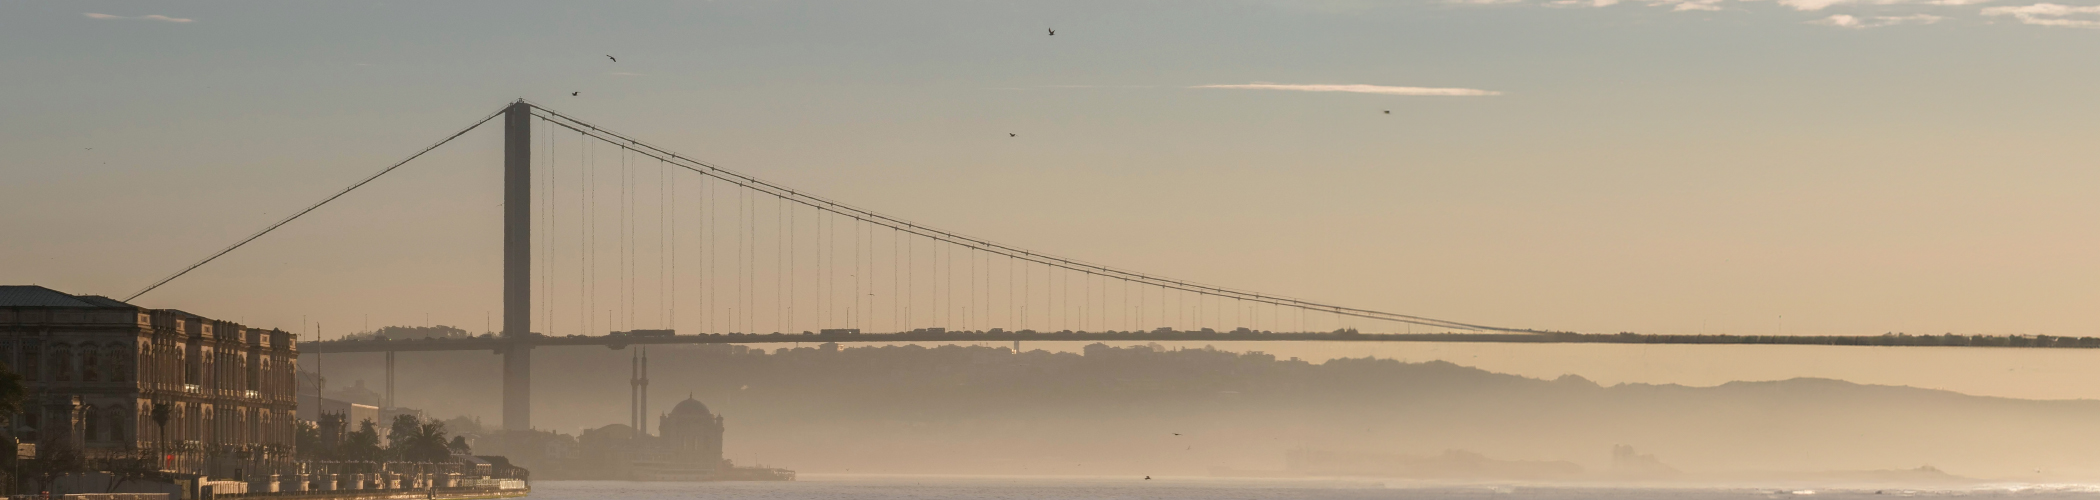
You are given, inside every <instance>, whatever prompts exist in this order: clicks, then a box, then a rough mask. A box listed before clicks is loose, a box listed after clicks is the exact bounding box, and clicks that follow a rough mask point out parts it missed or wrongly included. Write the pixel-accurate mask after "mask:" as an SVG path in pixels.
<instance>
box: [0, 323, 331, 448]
mask: <svg viewBox="0 0 2100 500" xmlns="http://www.w3.org/2000/svg"><path fill="white" fill-rule="evenodd" d="M297 342H298V338H297V336H296V335H294V334H291V333H287V332H285V331H282V330H275V329H267V330H266V329H260V328H249V327H247V326H245V325H241V324H239V323H234V322H231V321H223V320H215V319H211V318H206V317H203V316H199V315H196V314H191V313H188V312H184V311H179V310H174V309H148V308H144V307H139V306H135V305H132V304H129V303H125V302H122V301H118V300H114V299H110V298H107V297H101V296H94V295H71V294H66V293H63V292H59V291H56V290H52V289H49V288H44V287H41V286H0V361H4V362H6V363H7V365H8V366H9V367H11V368H13V369H14V370H15V371H16V372H18V373H21V374H22V377H23V382H24V383H25V385H27V386H28V389H29V400H28V401H27V402H26V403H25V404H24V408H23V412H22V413H21V414H19V415H12V416H10V417H11V418H10V429H11V430H12V431H14V435H15V436H16V437H17V438H19V439H21V440H23V441H25V442H39V443H45V445H46V446H51V445H62V446H71V447H74V448H76V449H80V450H83V451H85V452H88V453H90V454H92V453H94V452H97V451H103V450H146V449H152V450H166V451H167V452H168V453H170V454H175V455H180V456H183V457H195V456H201V455H204V454H208V453H209V454H217V453H229V452H243V453H244V454H245V455H247V456H250V457H259V456H263V455H273V456H286V457H288V456H289V454H290V451H291V447H292V444H293V439H294V438H293V435H294V434H293V433H294V429H295V427H294V425H295V419H296V413H297V406H298V402H297V400H296V396H295V395H294V392H295V390H296V387H297V382H296V380H295V378H294V373H295V372H296V370H297V363H298V361H297V360H298V356H299V352H298V346H297ZM156 406H162V407H164V408H166V410H165V411H166V413H165V415H166V421H165V423H163V422H161V421H159V420H157V419H155V418H154V413H155V412H154V408H155V407H156ZM174 462H175V463H171V464H169V465H170V466H171V468H173V469H184V468H194V467H201V466H202V464H201V461H197V460H176V461H174Z"/></svg>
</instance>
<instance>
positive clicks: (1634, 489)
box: [530, 474, 2100, 500]
mask: <svg viewBox="0 0 2100 500" xmlns="http://www.w3.org/2000/svg"><path fill="white" fill-rule="evenodd" d="M532 487H533V493H532V496H531V497H530V498H532V499H535V500H585V499H591V500H608V499H609V500H712V499H740V500H841V499H870V500H888V499H897V500H903V499H913V500H978V499H983V500H1144V499H1158V500H1180V499H1236V500H1270V499H1291V500H1356V499H1440V498H1464V499H1470V498H1493V499H1539V500H1592V499H1594V500H1603V499H1626V500H1648V499H1654V500H1664V499H1691V500H1699V499H1731V500H1732V499H1771V498H1789V499H1803V500H1805V499H1824V498H1890V497H1934V498H1941V497H1945V498H2020V499H2050V498H2080V499H2100V485H2093V484H1991V485H1965V486H1950V487H1912V488H1900V487H1889V486H1886V485H1882V486H1876V485H1850V486H1827V485H1826V486H1821V487H1817V486H1803V485H1775V486H1754V485H1744V486H1716V487H1709V488H1689V487H1681V486H1677V487H1666V486H1657V487H1642V486H1628V485H1614V486H1603V485H1572V486H1571V485H1545V484H1490V483H1477V484H1469V483H1433V482H1407V481H1380V480H1370V479H1242V478H1170V477H1159V478H1154V479H1151V480H1145V479H1143V478H1141V477H1130V478H1124V477H1040V476H1031V477H1000V476H992V477H987V476H920V475H912V476H902V475H844V474H804V475H802V477H801V478H800V480H798V481H794V482H719V483H669V482H626V481H536V482H534V483H533V484H532Z"/></svg>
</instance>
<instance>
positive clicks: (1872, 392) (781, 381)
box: [307, 345, 2100, 478]
mask: <svg viewBox="0 0 2100 500" xmlns="http://www.w3.org/2000/svg"><path fill="white" fill-rule="evenodd" d="M631 355H632V352H631V351H625V350H621V351H613V350H603V349H590V348H572V349H541V350H538V351H537V352H536V353H535V356H534V370H535V374H534V381H535V383H536V389H537V394H536V396H535V399H534V406H535V410H534V411H535V412H536V414H535V418H536V422H537V423H539V424H540V425H539V427H541V428H548V429H554V430H558V431H561V432H567V433H571V434H573V433H576V432H577V430H578V429H579V428H582V427H586V426H588V427H596V426H599V425H604V424H607V423H615V422H625V421H626V419H627V410H626V403H627V390H626V389H627V364H626V363H627V358H628V357H629V356H631ZM400 356H401V359H402V362H401V364H400V368H401V370H402V371H401V377H402V380H404V381H413V382H414V383H404V384H402V387H403V392H402V394H401V396H400V400H401V401H402V402H403V403H404V404H406V405H409V406H416V407H421V408H424V409H427V410H430V411H431V412H432V413H434V414H436V415H441V416H449V415H454V414H470V415H479V416H483V417H485V418H484V420H487V421H490V422H491V423H493V420H494V417H495V416H496V415H497V412H496V411H495V408H496V407H497V399H496V388H497V384H496V382H497V380H496V377H495V374H496V362H497V360H498V359H499V358H497V357H495V356H490V355H489V354H487V353H479V352H475V353H403V354H401V355H400ZM650 358H651V368H652V370H651V372H652V373H651V377H650V378H651V379H652V384H651V388H652V392H653V393H654V395H655V396H654V399H653V401H652V405H653V406H652V413H660V412H661V411H662V410H663V409H667V408H668V407H669V406H670V405H671V404H672V403H673V402H675V401H676V400H678V399H683V398H684V397H685V396H686V395H687V394H688V393H690V394H692V395H694V396H696V397H698V398H700V399H701V400H702V401H704V402H706V403H707V404H708V405H709V406H711V407H713V408H714V409H715V410H716V411H718V412H720V413H723V414H724V415H725V416H726V417H727V419H728V424H729V438H728V440H729V445H728V448H729V455H730V456H731V457H732V458H735V459H737V460H738V461H739V462H740V463H752V462H765V463H769V464H773V465H779V466H784V467H789V468H796V469H799V470H803V471H815V472H822V471H834V472H844V471H848V470H850V471H852V472H951V473H1040V474H1126V473H1139V474H1204V473H1206V471H1207V470H1209V468H1211V467H1228V468H1235V469H1249V470H1270V469H1279V468H1281V467H1282V466H1283V463H1282V462H1283V458H1284V457H1285V456H1286V454H1288V453H1289V452H1291V451H1293V450H1305V449H1316V450H1326V451H1338V452H1365V453H1403V454H1412V455H1424V456H1427V455H1437V454H1439V453H1443V452H1444V451H1445V450H1470V451H1474V452H1478V453H1481V454H1483V455H1486V456H1490V457H1495V458H1498V459H1506V460H1532V461H1570V462H1573V463H1576V464H1581V465H1582V466H1584V467H1587V468H1589V469H1592V470H1606V469H1608V468H1609V467H1610V465H1611V460H1612V448H1613V446H1615V445H1631V446H1634V447H1637V448H1638V449H1639V450H1641V451H1642V452H1643V453H1650V454H1654V455H1655V456H1656V457H1657V458H1658V459H1660V460H1661V461H1663V462H1665V463H1668V464H1669V465H1670V466H1672V467H1676V468H1678V469H1681V470H1683V471H1685V472H1686V473H1688V474H1700V473H1713V472H1722V471H1742V470H1758V471H1771V470H1794V471H1829V470H1907V469H1914V468H1917V467H1920V466H1926V465H1931V466H1935V467H1938V468H1939V469H1941V470H1945V471H1947V472H1948V473H1952V474H1957V475H1961V476H1969V477H2023V478H2024V477H2034V476H2037V475H2038V474H2037V473H2036V472H2035V471H2036V470H2038V469H2039V470H2041V471H2042V472H2041V474H2040V475H2050V476H2059V477H2100V453H2094V452H2092V451H2091V450H2092V449H2094V445H2095V444H2100V429H2095V426H2094V425H2091V424H2093V423H2095V422H2100V402H2094V401H2027V400H2012V399H2002V398H1986V397H1975V396H1966V395H1962V394H1956V393H1951V392H1945V391H1933V390H1923V389H1915V388H1907V387H1889V386H1865V385H1858V384H1852V383H1848V382H1843V381H1836V380H1822V379H1795V380H1785V381H1771V382H1735V383H1729V384H1723V385H1720V386H1716V387H1684V386H1676V385H1645V384H1629V385H1619V386H1613V387H1599V386H1598V385H1597V384H1594V383H1591V382H1589V381H1588V380H1585V379H1582V378H1581V377H1575V376H1567V377H1562V378H1560V379H1558V380H1539V379H1531V378H1525V377H1518V376H1513V375H1506V374H1498V373H1491V372H1486V371H1482V370H1478V369H1474V368H1468V367H1463V366H1459V365H1455V364H1451V363H1445V362H1429V363H1401V362H1397V361H1393V360H1374V359H1337V360H1332V361H1328V362H1325V363H1320V364H1313V363H1306V362H1303V361H1296V360H1288V359H1285V360H1279V359H1275V358H1274V357H1273V356H1269V355H1266V354H1261V353H1230V352H1220V351H1210V350H1164V349H1151V348H1145V347H1137V348H1125V349H1115V348H1109V347H1107V346H1103V345H1094V346H1089V347H1087V348H1086V349H1085V352H1084V354H1083V355H1082V354H1073V353H1050V352H1045V351H1030V352H1024V353H1020V354H1015V353H1013V352H1012V351H1010V350H1008V349H1006V348H1004V347H961V346H944V347H939V348H922V347H917V346H903V347H863V348H849V349H832V348H828V347H826V348H820V347H818V346H803V347H800V348H790V349H786V350H783V351H776V352H765V351H760V350H756V349H744V348H742V347H739V346H722V345H711V346H678V347H656V348H652V350H651V351H650ZM309 359H311V358H310V357H309ZM378 360H379V356H377V355H330V356H329V357H328V358H327V359H326V360H324V361H323V365H324V369H325V370H326V371H327V372H328V374H329V375H330V377H331V378H332V379H333V380H335V382H331V386H336V385H337V384H345V383H348V381H350V380H354V379H366V380H378V379H379V371H378V362H379V361H378ZM307 366H309V367H310V366H311V363H310V362H309V363H308V365H307ZM652 420H653V416H652ZM1175 433H1179V434H1180V435H1179V436H1177V435H1175Z"/></svg>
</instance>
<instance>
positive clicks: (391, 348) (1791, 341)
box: [299, 331, 2100, 354]
mask: <svg viewBox="0 0 2100 500" xmlns="http://www.w3.org/2000/svg"><path fill="white" fill-rule="evenodd" d="M1226 341H1231V342H1249V341H1252V342H1264V341H1266V342H1278V341H1301V342H1302V341H1316V342H1499V343H1524V344H1540V343H1567V344H1711V345H1755V344H1765V345H1819V346H1891V347H1893V346H1910V347H2014V348H2100V338H2095V337H2052V336H2046V335H2043V336H2022V335H2014V336H1987V335H1974V336H1970V335H1895V334H1887V335H1857V336H1820V335H1643V334H1632V333H1620V334H1594V333H1572V332H1557V333H1537V334H1510V333H1411V334H1409V333H1361V334H1358V333H1319V332H1307V333H1264V332H1203V331H1152V332H1071V333H1063V332H997V333H994V332H938V333H931V332H907V333H869V334H809V333H803V334H783V333H770V334H737V333H731V334H700V335H666V336H627V335H591V336H585V335H571V336H564V337H548V336H532V337H527V338H525V339H522V342H521V341H520V340H517V339H510V338H504V337H474V338H460V339H419V340H327V341H318V342H304V343H301V344H300V345H299V351H300V352H304V353H316V354H334V353H356V352H411V351H477V350H487V351H493V352H497V353H502V352H505V351H507V350H509V349H510V348H511V347H512V346H515V345H518V344H520V343H523V344H525V345H528V346H530V347H534V348H537V347H556V346H603V347H606V348H611V349H625V348H626V347H627V346H630V345H663V344H764V343H785V342H1226Z"/></svg>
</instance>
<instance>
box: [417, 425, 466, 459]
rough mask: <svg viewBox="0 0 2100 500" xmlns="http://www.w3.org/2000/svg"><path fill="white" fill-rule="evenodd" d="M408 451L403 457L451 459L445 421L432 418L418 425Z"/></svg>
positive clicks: (450, 448)
mask: <svg viewBox="0 0 2100 500" xmlns="http://www.w3.org/2000/svg"><path fill="white" fill-rule="evenodd" d="M460 444H462V445H464V444H466V443H465V442H461V443H460ZM407 451H408V454H407V455H405V456H403V457H402V458H406V459H409V460H413V461H417V462H443V461H445V460H448V459H451V458H452V447H451V446H450V445H448V444H447V443H445V423H444V422H439V421H436V420H431V421H429V422H424V423H423V424H422V425H418V426H416V433H415V435H414V436H411V437H410V438H409V448H408V450H407Z"/></svg>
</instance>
